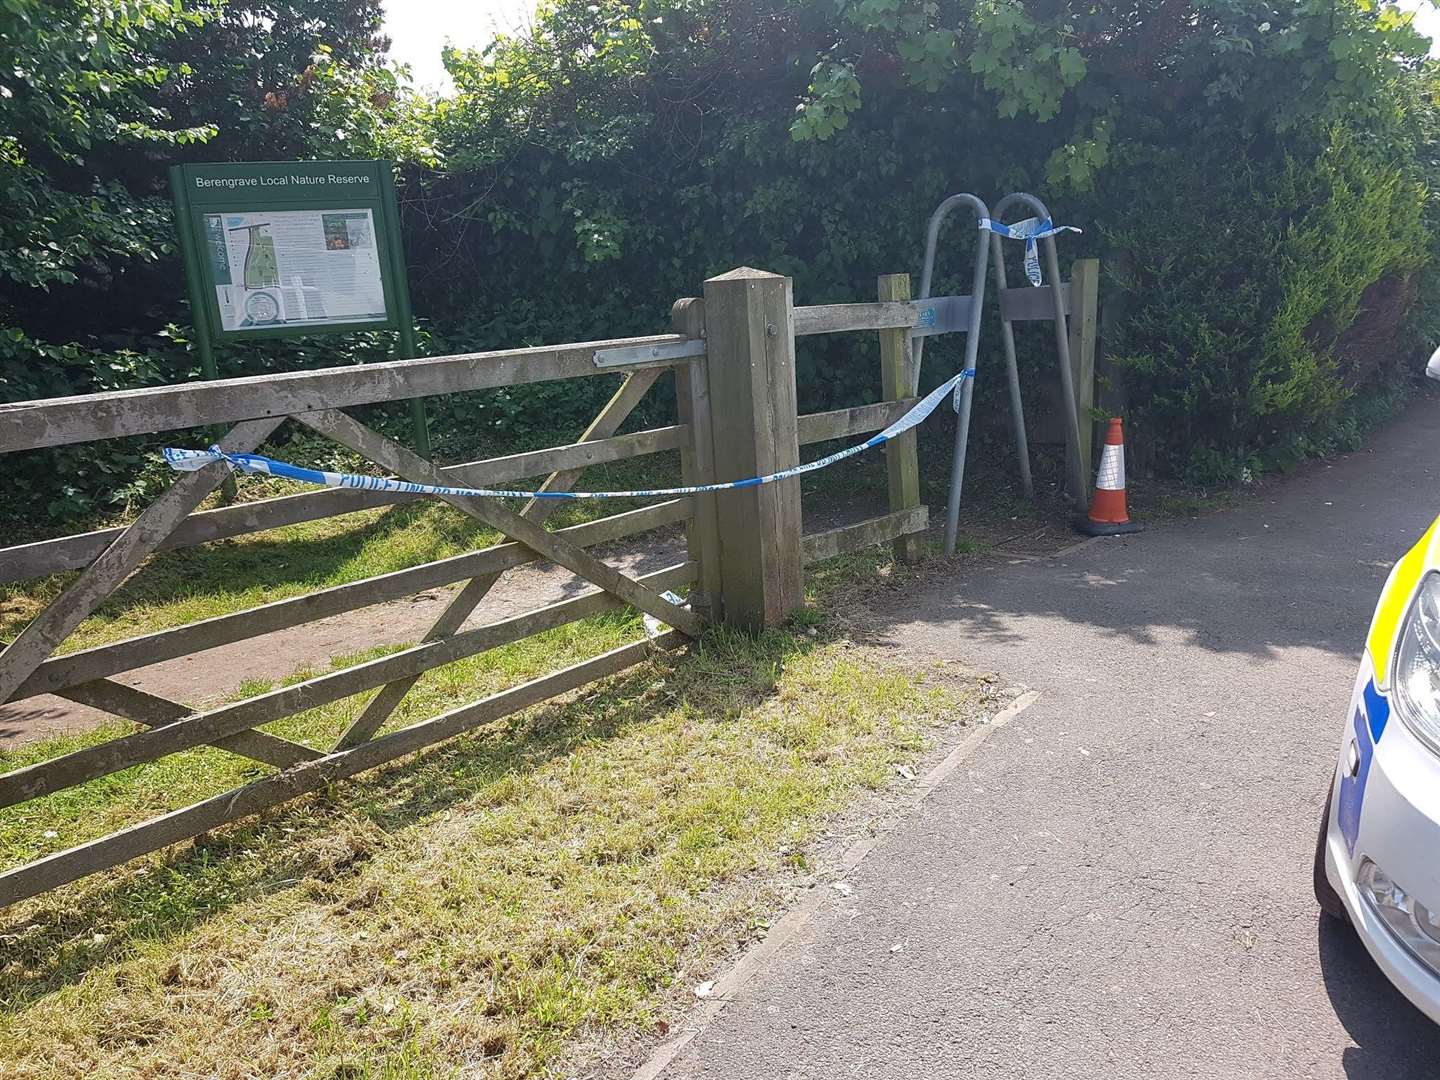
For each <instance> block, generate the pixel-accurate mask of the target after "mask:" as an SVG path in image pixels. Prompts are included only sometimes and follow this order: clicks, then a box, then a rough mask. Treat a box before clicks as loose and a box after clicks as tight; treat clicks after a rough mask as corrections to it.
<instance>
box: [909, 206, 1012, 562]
mask: <svg viewBox="0 0 1440 1080" xmlns="http://www.w3.org/2000/svg"><path fill="white" fill-rule="evenodd" d="M957 206H968V207H970V209H972V210H974V211H975V220H976V223H977V224H978V223H979V222H980V221H981V220H982V219H984V218H988V217H989V216H990V208H989V207H987V206H986V205H985V202H984V200H982V199H981V198H979V197H978V196H976V195H971V194H968V193H965V192H962V193H960V194H958V195H951V196H950V197H949V198H948V199H946V200H944V201H943V202H942V203H941V204H940V205H939V206H937V207H936V208H935V212H934V213H933V214H931V215H930V222H929V224H928V225H927V226H926V230H925V265H924V266H923V268H922V269H921V271H920V299H921V300H922V301H924V300H928V299H930V288H931V285H932V284H933V282H934V277H935V249H936V248H937V247H938V245H939V240H940V226H941V225H943V224H944V223H945V219H946V218H947V217H948V216H949V215H950V211H952V210H954V209H955V207H957ZM997 239H998V238H997ZM956 300H957V301H958V300H968V301H969V308H968V311H965V367H964V369H963V370H965V371H967V372H969V373H970V377H969V378H967V379H965V380H964V381H963V382H961V384H960V390H959V398H958V400H957V401H956V407H955V412H956V419H955V450H954V454H953V456H952V458H951V462H950V497H949V501H948V502H947V503H946V506H945V554H946V555H953V554H955V536H956V533H957V531H958V530H959V526H960V494H961V491H962V490H963V489H964V486H965V448H966V444H967V443H968V442H969V439H970V402H971V399H972V398H973V397H974V395H975V360H976V356H977V355H978V352H979V349H980V316H981V314H982V313H983V311H984V306H985V239H984V238H983V237H982V238H981V239H980V240H979V241H978V243H977V244H976V246H975V273H974V276H973V278H972V281H971V285H970V295H969V296H968V297H957V298H956ZM957 306H958V305H957ZM954 322H955V323H958V322H959V319H958V318H957V319H955V320H954ZM951 328H952V329H958V326H952V327H951ZM924 355H925V339H924V338H923V337H922V338H919V339H917V340H916V342H915V363H914V366H913V372H914V379H913V381H912V383H911V386H910V390H911V393H912V394H918V393H919V392H920V365H921V362H922V360H923V359H924ZM1014 362H1015V361H1014V356H1013V355H1012V356H1011V358H1010V363H1011V365H1012V366H1013V365H1014ZM1011 376H1012V378H1011V381H1012V384H1013V386H1014V392H1015V395H1016V396H1015V398H1014V400H1013V402H1012V408H1013V409H1014V410H1015V415H1016V417H1019V416H1020V413H1019V393H1020V383H1019V380H1018V377H1015V375H1014V372H1013V371H1012V372H1011ZM1019 423H1020V426H1019V428H1018V429H1017V437H1018V438H1019V439H1020V440H1021V446H1022V450H1021V453H1022V456H1023V455H1024V450H1023V446H1024V439H1025V427H1024V424H1025V421H1024V419H1023V418H1021V419H1020V421H1019Z"/></svg>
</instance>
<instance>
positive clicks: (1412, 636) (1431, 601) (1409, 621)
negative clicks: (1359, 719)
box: [1395, 573, 1440, 752]
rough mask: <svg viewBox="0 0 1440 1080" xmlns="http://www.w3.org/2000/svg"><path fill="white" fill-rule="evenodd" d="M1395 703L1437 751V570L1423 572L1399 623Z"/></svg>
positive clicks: (1439, 659) (1439, 667) (1439, 629)
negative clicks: (1402, 621) (1422, 579)
mask: <svg viewBox="0 0 1440 1080" xmlns="http://www.w3.org/2000/svg"><path fill="white" fill-rule="evenodd" d="M1395 703H1396V705H1397V707H1398V709H1399V712H1400V716H1401V718H1402V719H1403V720H1404V721H1405V723H1406V724H1408V725H1409V726H1410V730H1411V731H1413V732H1415V734H1416V735H1418V736H1420V738H1422V739H1424V740H1425V741H1426V742H1427V743H1429V744H1430V747H1431V749H1433V750H1436V751H1437V752H1440V574H1435V573H1431V574H1426V575H1425V580H1424V581H1422V582H1421V583H1420V592H1419V593H1418V594H1416V596H1415V602H1414V603H1412V604H1411V605H1410V611H1409V613H1408V614H1407V615H1406V616H1405V621H1404V623H1402V624H1401V626H1400V642H1399V645H1398V647H1397V648H1396V650H1395Z"/></svg>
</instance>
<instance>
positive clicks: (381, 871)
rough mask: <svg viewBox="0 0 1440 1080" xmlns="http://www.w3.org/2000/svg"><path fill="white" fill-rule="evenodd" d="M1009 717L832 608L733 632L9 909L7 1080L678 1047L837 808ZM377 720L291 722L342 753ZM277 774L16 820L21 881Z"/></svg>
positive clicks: (441, 703)
mask: <svg viewBox="0 0 1440 1080" xmlns="http://www.w3.org/2000/svg"><path fill="white" fill-rule="evenodd" d="M885 563H886V560H885V559H884V558H883V557H881V556H879V555H871V556H868V557H865V556H857V557H851V559H849V560H837V561H836V565H833V566H830V567H825V568H822V570H821V572H820V573H818V574H817V575H816V576H815V579H814V580H815V586H814V587H815V588H816V589H817V590H818V592H817V593H816V594H815V595H814V597H813V598H814V599H818V600H819V602H821V603H823V604H825V605H826V606H827V607H829V606H833V603H834V602H835V601H836V598H837V597H838V596H839V595H840V594H841V592H842V591H843V590H845V589H853V588H855V584H854V583H855V581H856V580H857V579H860V578H864V579H866V580H868V581H870V582H875V581H877V580H884V578H885V576H886V575H885V574H884V573H881V571H882V570H883V568H884V565H885ZM899 573H901V574H904V573H905V571H900V572H899ZM869 587H871V588H873V587H875V586H874V585H873V584H872V585H870V586H869ZM636 630H637V622H636V620H635V619H634V617H633V616H628V615H625V616H622V615H612V616H607V617H601V618H597V619H593V620H589V621H587V622H585V623H581V624H576V625H575V626H573V627H569V628H566V630H565V631H563V632H562V631H556V632H554V634H555V635H560V636H552V635H546V636H542V637H538V638H535V639H531V640H530V641H527V642H523V643H520V644H518V645H517V646H513V647H511V648H510V649H508V650H497V651H496V652H495V653H492V654H487V655H485V656H482V657H477V658H475V659H473V660H472V661H469V662H466V663H464V664H457V665H454V666H453V667H451V668H448V669H444V670H443V671H441V672H436V673H433V674H432V675H431V676H430V677H427V679H426V680H425V681H424V682H423V683H422V685H421V687H420V688H419V689H418V690H417V692H416V695H415V696H416V699H417V700H416V701H414V702H413V703H411V704H410V709H411V710H413V711H414V712H415V714H417V715H418V714H419V713H421V712H424V713H426V714H429V713H432V712H433V711H435V710H437V709H439V708H443V707H445V706H446V705H449V704H455V703H458V702H460V701H463V700H469V699H471V698H473V697H476V696H479V695H480V694H483V693H486V692H489V691H490V690H492V689H494V688H498V687H499V686H501V685H507V684H510V683H513V682H516V681H519V680H520V679H522V678H525V677H528V676H529V675H530V674H531V673H532V670H533V669H535V668H537V667H541V666H543V670H550V669H553V668H554V667H556V666H558V665H559V664H561V663H565V662H570V661H571V660H573V659H578V658H580V657H581V656H582V655H590V654H593V653H595V652H599V651H602V650H603V649H605V648H609V647H611V646H612V645H613V644H615V643H617V642H619V641H621V640H625V639H633V637H634V636H635V635H636ZM812 634H813V635H814V636H812ZM985 703H986V701H985V698H984V692H983V691H982V690H981V689H977V688H976V687H975V686H968V685H966V686H962V685H959V684H954V683H940V682H937V680H936V679H935V678H934V676H933V675H927V673H925V672H916V671H915V670H914V669H913V667H912V668H910V669H901V668H899V667H897V666H892V665H890V664H888V663H886V662H884V661H882V660H880V659H877V658H876V657H874V656H871V655H870V654H868V653H866V652H864V651H863V650H859V649H857V648H855V647H854V646H851V645H849V644H847V643H846V642H845V641H843V640H839V639H838V638H835V637H834V636H833V632H832V630H831V628H830V624H828V623H826V622H825V620H824V619H823V618H822V617H821V616H820V615H819V614H818V612H817V610H816V609H815V608H814V607H812V608H808V609H806V610H805V611H802V612H801V613H800V614H799V615H798V616H797V618H796V619H795V620H793V621H792V624H791V625H790V626H789V627H788V628H787V629H785V630H776V631H770V632H767V633H765V634H763V635H760V636H758V637H751V636H747V635H742V634H737V633H733V632H727V631H724V630H715V631H712V632H711V633H710V634H708V635H707V636H706V638H705V639H704V640H703V641H701V642H700V643H698V644H697V645H695V646H693V647H692V648H691V649H690V650H689V651H688V652H687V653H686V654H684V655H681V656H680V657H678V658H671V657H665V658H657V659H656V660H654V661H651V662H649V663H647V664H645V665H642V666H640V667H639V668H636V669H632V670H631V671H630V672H627V673H625V674H623V675H621V676H617V677H615V678H614V679H611V680H608V681H606V682H604V683H601V684H597V685H596V686H595V687H593V688H591V690H590V691H589V692H586V693H583V694H579V695H575V696H573V697H572V698H570V699H568V700H565V701H562V702H559V703H555V704H551V705H548V706H542V707H537V708H536V709H532V710H529V711H528V712H526V713H523V714H520V715H518V716H516V717H511V718H508V719H507V720H505V721H501V722H499V723H497V724H494V725H492V726H490V727H489V728H486V729H482V730H481V731H479V732H477V733H474V734H472V735H469V736H465V737H462V738H460V739H457V740H454V741H453V742H451V743H447V744H445V745H443V746H441V747H437V748H435V749H433V750H430V751H427V752H424V753H422V754H420V755H417V756H416V757H415V758H413V759H411V760H410V761H408V762H405V763H401V764H399V765H396V766H393V767H390V768H387V769H383V770H379V771H377V772H375V773H372V774H369V775H367V776H366V777H363V778H360V779H358V780H355V781H351V782H348V783H344V784H341V785H337V786H336V787H335V788H334V789H333V790H331V791H327V792H325V793H323V794H321V795H317V796H313V797H307V798H304V799H302V800H300V801H298V802H297V803H295V804H292V805H291V806H289V807H286V808H281V809H279V810H277V811H274V812H271V813H269V814H267V815H265V816H263V817H262V818H260V819H256V820H253V821H252V822H251V823H249V824H242V825H240V826H237V827H232V828H229V829H226V830H223V831H222V832H220V833H217V834H216V835H213V836H210V837H205V838H201V839H200V840H198V841H196V842H195V843H194V844H190V845H184V846H181V847H180V848H177V849H175V850H173V851H172V852H171V853H170V854H169V855H167V856H152V857H150V858H148V859H146V860H142V861H140V862H138V863H135V864H131V865H129V866H128V867H122V868H118V869H116V870H114V871H110V872H107V873H104V874H101V875H96V876H95V877H92V878H90V879H87V880H86V881H83V882H79V883H76V884H75V885H72V886H68V887H66V888H64V889H62V890H60V891H58V892H56V893H53V894H50V895H48V896H45V897H40V898H37V899H35V900H32V901H28V902H26V903H24V904H22V905H19V906H18V907H17V908H15V909H12V910H10V911H7V912H5V913H4V915H3V916H0V1074H3V1075H6V1076H16V1077H58V1076H66V1077H68V1076H74V1075H82V1074H88V1075H104V1076H116V1077H130V1076H135V1077H139V1076H146V1077H149V1076H181V1075H186V1076H196V1075H200V1076H237V1077H238V1076H253V1075H264V1076H314V1077H330V1078H336V1080H339V1078H342V1077H343V1078H347V1080H350V1078H359V1077H393V1078H402V1077H404V1078H418V1077H448V1076H457V1075H466V1076H470V1075H480V1076H491V1077H518V1076H534V1075H549V1074H552V1073H554V1072H556V1071H557V1070H559V1069H560V1068H561V1066H562V1064H564V1063H566V1062H567V1061H569V1060H572V1059H573V1057H574V1055H575V1054H576V1053H577V1052H578V1050H577V1047H583V1046H585V1045H589V1044H593V1043H595V1042H597V1041H599V1042H602V1043H603V1042H605V1041H606V1040H623V1039H626V1038H631V1037H633V1036H634V1035H635V1034H636V1033H641V1034H643V1033H646V1032H650V1031H653V1030H655V1029H656V1028H657V1025H658V1024H659V1023H660V1021H661V1020H662V1019H663V1014H664V1012H665V1009H666V1004H665V1003H666V1001H667V995H668V994H670V993H671V992H672V990H673V989H674V988H677V987H684V986H688V985H690V984H692V983H693V982H698V981H699V980H700V978H701V977H703V975H704V973H706V972H707V971H709V970H710V969H711V968H712V967H713V966H714V964H715V963H716V962H717V961H718V959H719V958H720V957H721V956H723V955H724V954H725V952H726V951H727V950H728V949H729V948H731V947H732V946H733V945H734V944H735V943H736V942H737V940H740V941H743V940H745V939H746V938H748V937H749V936H751V935H752V934H753V933H754V931H755V927H756V926H757V925H758V924H759V922H760V921H761V920H763V918H764V917H765V916H766V915H767V914H768V913H769V912H770V911H772V910H773V909H774V907H775V906H776V904H777V895H776V894H775V892H774V890H773V887H772V886H771V885H770V884H769V883H771V882H773V880H774V877H775V875H777V874H779V873H781V872H782V871H785V870H787V869H793V868H795V867H796V866H797V865H802V866H803V861H804V856H803V854H796V853H797V852H799V851H801V850H802V848H803V845H804V844H805V843H806V842H807V841H809V840H811V839H812V838H813V837H814V836H815V835H816V834H817V831H818V830H819V829H821V827H822V825H823V823H824V822H825V821H826V820H827V819H828V818H829V817H830V816H831V815H832V814H834V813H835V812H836V811H837V810H839V809H841V808H842V807H843V806H844V805H846V803H847V802H848V801H849V800H851V799H852V798H853V797H854V795H855V793H856V792H858V791H863V790H873V789H877V788H880V787H882V786H884V785H885V784H886V783H887V782H888V781H889V780H891V779H892V778H893V777H894V775H895V766H896V765H897V764H899V763H902V762H908V761H912V760H914V759H915V758H916V757H917V756H918V755H919V754H920V753H921V752H922V750H923V748H924V746H925V745H926V742H927V738H928V737H929V736H930V734H931V732H932V731H933V729H935V728H937V727H938V726H940V725H946V724H951V723H954V722H955V721H956V720H957V719H958V718H963V717H964V716H966V715H968V714H970V713H972V712H974V711H976V710H977V709H979V708H981V707H983V705H984V704H985ZM357 705H358V703H350V704H349V705H348V706H331V707H327V708H324V709H317V710H314V711H313V712H312V713H309V714H305V715H304V716H301V717H295V718H292V719H291V720H289V721H286V722H284V723H285V724H286V725H292V726H290V727H288V728H287V727H282V726H281V725H277V726H276V730H285V731H286V732H287V733H288V734H291V735H292V736H298V737H301V738H305V739H313V738H318V737H321V736H322V735H324V734H326V733H330V732H333V731H334V730H335V729H336V727H337V726H338V725H339V724H340V723H343V721H344V719H345V717H346V716H348V715H350V714H351V713H352V712H353V710H354V708H356V707H357ZM415 718H416V715H411V716H410V720H413V719H415ZM400 722H408V721H406V720H404V719H402V720H401V721H400ZM92 738H98V735H92V736H85V737H84V739H92ZM72 744H73V741H71V742H67V743H66V744H64V746H62V745H61V744H60V743H59V742H57V741H52V742H50V743H48V744H42V745H41V746H38V747H34V748H30V749H28V750H26V751H23V752H21V753H19V754H12V755H7V756H6V758H5V759H4V760H0V767H7V768H8V767H13V766H14V765H17V764H20V763H22V762H23V761H24V760H29V759H31V758H32V757H34V756H38V755H42V754H44V755H47V756H48V754H52V753H54V752H56V751H57V750H59V749H63V748H65V747H66V746H69V745H72ZM251 769H252V767H251V766H249V765H246V764H244V763H242V762H239V761H238V759H229V758H228V756H226V755H222V754H220V753H219V752H217V751H213V750H201V751H194V752H192V753H190V754H187V755H178V756H176V757H175V758H173V759H167V761H165V762H160V763H155V764H153V765H147V766H142V767H139V768H136V769H132V770H128V771H127V772H126V773H123V774H119V775H118V776H116V777H111V778H107V779H106V780H104V781H99V782H95V783H92V784H88V785H85V786H84V787H82V788H78V789H75V790H73V791H71V792H66V793H61V794H59V795H56V796H51V797H49V798H47V799H45V800H39V801H37V802H36V803H35V804H32V805H31V806H30V807H27V808H24V809H21V808H16V809H12V810H7V811H4V812H3V813H0V859H3V861H4V862H5V863H6V864H13V863H15V862H17V861H21V860H23V859H27V858H29V857H31V856H33V855H34V854H35V853H37V852H38V851H43V850H45V849H46V848H47V847H50V846H56V845H68V844H71V843H74V842H76V841H77V840H78V839H79V838H81V837H84V836H87V835H94V834H96V833H99V832H103V831H105V830H107V829H110V828H113V827H115V825H117V824H119V823H122V822H124V821H126V820H130V819H131V818H133V817H136V816H148V815H149V814H151V813H153V812H155V811H157V810H160V809H164V808H165V807H167V806H170V805H174V804H178V803H180V802H185V801H189V800H191V799H193V798H195V797H198V796H200V795H203V794H206V793H209V792H210V791H211V790H212V789H218V788H219V787H223V786H228V785H230V784H233V783H235V782H237V780H238V779H243V778H244V775H245V774H247V773H248V772H250V771H251ZM254 771H256V772H258V771H260V767H255V769H254ZM42 811H43V812H42ZM47 832H49V833H55V834H56V835H55V836H47V835H46V833H47Z"/></svg>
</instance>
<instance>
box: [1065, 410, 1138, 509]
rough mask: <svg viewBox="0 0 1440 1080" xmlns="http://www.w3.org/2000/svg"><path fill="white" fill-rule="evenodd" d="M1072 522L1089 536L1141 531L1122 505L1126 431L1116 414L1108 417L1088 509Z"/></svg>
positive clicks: (1123, 502) (1123, 503)
mask: <svg viewBox="0 0 1440 1080" xmlns="http://www.w3.org/2000/svg"><path fill="white" fill-rule="evenodd" d="M1075 524H1076V528H1078V529H1079V530H1080V531H1081V532H1083V533H1089V534H1090V535H1091V536H1115V535H1117V534H1119V533H1132V532H1139V531H1140V526H1139V525H1137V524H1135V522H1133V521H1131V520H1130V515H1129V513H1128V512H1127V511H1126V509H1125V432H1124V429H1123V426H1122V425H1121V423H1120V418H1119V417H1118V416H1113V417H1111V418H1110V426H1109V428H1108V429H1107V430H1106V432H1105V448H1104V449H1103V450H1102V451H1101V453H1100V468H1099V470H1097V472H1096V473H1095V492H1094V494H1092V495H1091V496H1090V513H1089V514H1088V515H1087V516H1086V517H1084V518H1081V519H1080V520H1079V521H1077V522H1076V523H1075Z"/></svg>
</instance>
